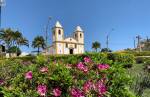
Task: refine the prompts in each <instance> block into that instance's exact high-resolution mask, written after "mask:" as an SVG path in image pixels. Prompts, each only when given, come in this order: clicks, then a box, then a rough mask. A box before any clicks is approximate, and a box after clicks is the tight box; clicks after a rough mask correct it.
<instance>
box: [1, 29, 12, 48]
mask: <svg viewBox="0 0 150 97" xmlns="http://www.w3.org/2000/svg"><path fill="white" fill-rule="evenodd" d="M13 34H14V31H13V30H12V29H10V28H8V29H3V30H1V31H0V41H1V42H3V43H5V44H6V46H7V48H10V47H11V46H12V44H13V36H14V35H13Z"/></svg>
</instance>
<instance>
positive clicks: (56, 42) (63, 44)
mask: <svg viewBox="0 0 150 97" xmlns="http://www.w3.org/2000/svg"><path fill="white" fill-rule="evenodd" d="M64 34H65V33H64V29H63V27H62V25H61V24H60V23H59V22H58V21H57V22H56V24H55V26H54V27H53V28H52V45H51V46H50V47H49V48H48V53H49V54H82V53H84V32H83V30H82V29H81V27H80V26H77V27H76V29H75V31H74V32H73V35H72V36H70V37H64Z"/></svg>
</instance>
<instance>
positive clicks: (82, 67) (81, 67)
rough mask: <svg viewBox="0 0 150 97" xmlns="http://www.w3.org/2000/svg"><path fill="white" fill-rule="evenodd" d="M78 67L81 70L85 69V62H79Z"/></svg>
mask: <svg viewBox="0 0 150 97" xmlns="http://www.w3.org/2000/svg"><path fill="white" fill-rule="evenodd" d="M77 68H78V69H80V70H83V69H84V64H83V63H82V62H80V63H79V64H77Z"/></svg>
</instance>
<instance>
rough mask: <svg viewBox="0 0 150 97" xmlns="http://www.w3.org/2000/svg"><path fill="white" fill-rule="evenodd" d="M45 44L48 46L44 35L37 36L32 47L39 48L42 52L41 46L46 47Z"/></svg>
mask: <svg viewBox="0 0 150 97" xmlns="http://www.w3.org/2000/svg"><path fill="white" fill-rule="evenodd" d="M45 46H46V44H45V40H44V38H43V36H37V37H35V38H34V40H33V41H32V47H33V48H38V50H37V52H38V54H39V53H40V48H41V49H44V48H45Z"/></svg>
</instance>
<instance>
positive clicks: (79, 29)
mask: <svg viewBox="0 0 150 97" xmlns="http://www.w3.org/2000/svg"><path fill="white" fill-rule="evenodd" d="M75 31H80V32H83V30H82V29H81V27H80V26H77V27H76V30H75Z"/></svg>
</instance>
